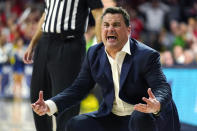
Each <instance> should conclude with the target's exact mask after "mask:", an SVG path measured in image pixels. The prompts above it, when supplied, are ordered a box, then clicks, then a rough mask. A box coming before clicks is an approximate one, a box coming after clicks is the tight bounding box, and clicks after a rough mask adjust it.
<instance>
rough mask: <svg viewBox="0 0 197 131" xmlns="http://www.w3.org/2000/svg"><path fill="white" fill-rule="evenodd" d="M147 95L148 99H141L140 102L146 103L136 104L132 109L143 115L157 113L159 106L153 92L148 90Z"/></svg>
mask: <svg viewBox="0 0 197 131" xmlns="http://www.w3.org/2000/svg"><path fill="white" fill-rule="evenodd" d="M147 92H148V95H149V98H145V97H143V98H142V100H143V101H145V102H146V104H142V103H139V104H136V105H135V106H134V109H135V110H137V111H140V112H143V113H157V112H159V111H160V108H161V104H160V102H159V101H158V100H157V99H156V98H155V96H154V94H153V92H152V91H151V88H148V91H147Z"/></svg>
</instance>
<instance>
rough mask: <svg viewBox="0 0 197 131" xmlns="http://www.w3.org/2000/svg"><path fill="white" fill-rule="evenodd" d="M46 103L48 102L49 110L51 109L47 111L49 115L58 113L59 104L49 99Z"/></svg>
mask: <svg viewBox="0 0 197 131" xmlns="http://www.w3.org/2000/svg"><path fill="white" fill-rule="evenodd" d="M45 104H47V106H48V107H49V110H50V111H49V112H47V115H49V116H52V115H53V114H54V113H56V112H57V111H58V110H57V106H56V104H55V102H54V101H52V100H47V101H45Z"/></svg>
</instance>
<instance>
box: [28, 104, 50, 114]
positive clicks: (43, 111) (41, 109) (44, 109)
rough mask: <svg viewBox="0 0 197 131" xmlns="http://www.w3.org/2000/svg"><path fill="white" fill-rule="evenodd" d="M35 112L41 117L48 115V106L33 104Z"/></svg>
mask: <svg viewBox="0 0 197 131" xmlns="http://www.w3.org/2000/svg"><path fill="white" fill-rule="evenodd" d="M31 106H32V109H33V111H34V112H35V113H36V114H38V115H39V116H42V115H45V114H46V113H47V106H42V105H39V104H35V103H34V104H32V105H31Z"/></svg>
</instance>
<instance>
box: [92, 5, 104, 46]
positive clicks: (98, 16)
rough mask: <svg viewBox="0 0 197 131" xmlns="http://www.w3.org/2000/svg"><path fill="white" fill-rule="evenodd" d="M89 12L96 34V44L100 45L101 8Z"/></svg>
mask: <svg viewBox="0 0 197 131" xmlns="http://www.w3.org/2000/svg"><path fill="white" fill-rule="evenodd" d="M91 12H92V15H93V17H94V20H95V34H96V38H97V42H98V43H100V42H101V41H102V40H101V16H102V13H103V8H98V9H93V10H92V11H91Z"/></svg>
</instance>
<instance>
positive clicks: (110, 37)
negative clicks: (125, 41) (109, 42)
mask: <svg viewBox="0 0 197 131" xmlns="http://www.w3.org/2000/svg"><path fill="white" fill-rule="evenodd" d="M107 38H108V39H116V37H115V36H108V37H107Z"/></svg>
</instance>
